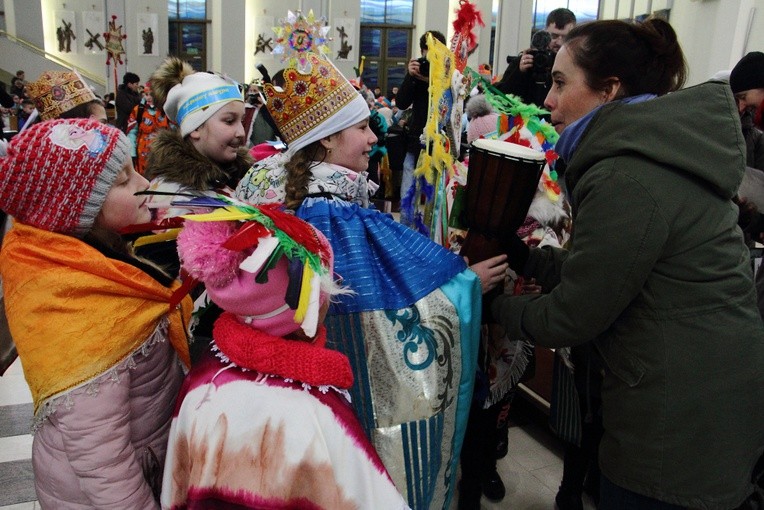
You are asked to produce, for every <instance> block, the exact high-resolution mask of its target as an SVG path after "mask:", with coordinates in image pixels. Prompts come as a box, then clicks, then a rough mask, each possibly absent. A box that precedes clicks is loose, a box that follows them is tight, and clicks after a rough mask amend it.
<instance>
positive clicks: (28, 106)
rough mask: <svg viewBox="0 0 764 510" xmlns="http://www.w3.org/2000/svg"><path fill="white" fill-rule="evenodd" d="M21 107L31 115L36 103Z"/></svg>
mask: <svg viewBox="0 0 764 510" xmlns="http://www.w3.org/2000/svg"><path fill="white" fill-rule="evenodd" d="M21 109H22V110H23V111H24V113H25V114H27V115H31V114H32V112H33V111H34V105H33V104H25V105H24V106H22V107H21Z"/></svg>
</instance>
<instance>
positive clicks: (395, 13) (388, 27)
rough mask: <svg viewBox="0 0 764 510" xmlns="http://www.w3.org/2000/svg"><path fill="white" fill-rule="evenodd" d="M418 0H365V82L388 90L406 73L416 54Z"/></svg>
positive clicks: (362, 22) (362, 13)
mask: <svg viewBox="0 0 764 510" xmlns="http://www.w3.org/2000/svg"><path fill="white" fill-rule="evenodd" d="M413 21H414V0H361V51H360V54H361V55H363V56H365V57H366V62H365V64H364V69H363V82H364V83H365V84H366V86H367V87H369V88H370V89H373V88H374V87H379V88H380V89H382V93H383V94H386V93H387V92H388V91H389V90H391V89H392V88H393V87H397V86H399V85H400V84H401V82H402V81H403V77H404V76H405V75H406V66H407V65H408V60H409V58H410V57H411V55H412V45H411V36H412V32H413V29H414V24H413Z"/></svg>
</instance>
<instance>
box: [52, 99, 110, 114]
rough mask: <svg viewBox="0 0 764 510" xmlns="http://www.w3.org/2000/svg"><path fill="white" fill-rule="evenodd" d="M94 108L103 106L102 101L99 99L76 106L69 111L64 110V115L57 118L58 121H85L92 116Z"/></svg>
mask: <svg viewBox="0 0 764 510" xmlns="http://www.w3.org/2000/svg"><path fill="white" fill-rule="evenodd" d="M95 106H104V104H103V101H101V100H100V99H93V100H92V101H88V102H87V103H82V104H78V105H77V106H75V107H74V108H72V109H71V110H66V111H65V112H64V113H62V114H61V115H59V116H58V118H59V119H87V118H89V117H90V116H91V115H93V108H94V107H95Z"/></svg>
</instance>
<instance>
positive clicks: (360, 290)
mask: <svg viewBox="0 0 764 510" xmlns="http://www.w3.org/2000/svg"><path fill="white" fill-rule="evenodd" d="M298 67H299V69H298V68H297V67H287V69H285V70H284V73H283V76H284V86H283V87H275V86H273V85H271V84H266V85H265V87H264V88H265V95H266V99H267V107H268V109H269V112H270V113H271V115H272V116H273V118H274V120H275V122H276V124H277V126H278V128H279V131H280V132H281V133H282V135H283V137H284V139H285V141H286V142H287V144H288V150H287V152H286V153H284V154H279V155H276V156H272V157H270V158H268V159H266V160H263V161H262V162H260V163H258V164H257V165H256V166H255V167H253V168H252V169H251V170H250V172H249V173H248V174H247V176H245V178H244V179H243V180H242V181H241V182H240V184H239V186H238V188H237V191H236V193H237V197H238V198H240V199H242V200H244V201H247V202H250V203H267V202H285V203H286V205H287V207H289V208H292V209H294V210H295V211H296V214H297V216H299V217H300V218H303V219H304V220H306V221H307V222H308V223H311V224H312V225H313V226H315V227H316V228H317V229H318V230H320V231H321V232H322V233H323V234H324V235H326V237H327V238H328V239H329V242H330V243H331V246H332V249H333V251H334V254H335V266H334V267H335V271H336V272H337V274H339V275H340V276H341V277H342V278H343V285H345V286H347V287H348V288H350V289H351V290H353V291H354V294H353V295H343V296H340V297H339V298H338V301H337V302H336V303H332V304H331V305H330V307H329V314H328V318H327V322H326V325H327V331H328V335H327V338H328V340H329V342H328V345H330V346H334V347H336V348H337V349H338V350H340V351H341V352H343V353H345V354H347V355H348V357H349V358H350V360H351V366H352V369H353V375H354V379H355V383H354V385H353V387H352V388H351V395H352V397H353V403H354V405H355V410H356V413H357V414H358V415H359V417H360V420H361V423H362V425H363V427H364V429H365V431H366V434H367V435H368V437H369V438H370V439H371V441H372V444H373V445H374V446H375V447H376V448H377V451H378V452H379V454H380V457H381V458H382V462H383V463H384V464H385V466H386V467H387V470H388V472H389V473H390V475H391V477H392V479H393V481H394V482H395V484H396V486H397V487H398V490H400V491H401V492H402V493H403V494H404V496H405V497H406V498H407V501H408V504H409V505H410V506H411V507H412V508H415V509H424V508H448V505H449V504H450V500H451V497H452V494H453V488H454V485H455V476H456V471H457V463H458V459H459V451H460V449H461V443H462V438H463V435H464V427H465V425H466V420H467V415H468V412H469V404H470V399H471V395H472V386H473V382H474V374H475V362H476V354H477V342H478V334H479V327H480V306H481V298H480V296H481V282H480V279H479V278H478V277H477V276H476V274H475V273H474V272H473V271H470V270H468V269H467V267H466V264H465V262H464V260H462V259H461V258H459V257H458V256H456V255H454V254H452V253H450V252H448V251H447V250H445V249H444V248H442V247H441V246H439V245H437V244H435V243H433V242H432V241H430V240H429V239H428V238H426V237H424V236H422V235H421V234H419V233H417V232H415V231H413V230H411V229H409V228H407V227H405V226H403V225H401V224H399V223H397V222H395V221H394V220H393V218H392V217H391V216H389V215H385V214H382V213H380V212H379V211H377V210H375V209H371V208H369V195H370V193H372V192H373V189H372V188H373V186H370V184H369V182H368V180H367V178H366V175H365V170H366V168H367V167H368V164H369V152H370V151H371V148H372V146H373V145H374V143H375V142H376V137H375V136H374V134H373V133H372V132H371V130H370V129H369V125H368V122H369V108H368V106H367V104H366V102H365V101H364V99H363V98H362V97H361V96H360V95H359V94H358V93H357V92H356V91H355V90H354V88H353V86H352V85H351V84H350V83H349V82H348V81H347V80H346V79H345V78H344V77H343V76H342V75H341V74H340V73H339V71H337V69H336V68H335V67H334V66H333V65H332V64H331V63H330V62H329V61H328V60H326V59H325V58H323V57H321V56H319V55H316V54H312V53H306V54H305V55H304V57H303V58H302V59H301V62H300V65H299V66H298ZM505 268H506V265H503V266H502V265H501V264H499V265H498V266H496V267H494V268H493V269H492V270H491V271H487V270H486V271H482V270H481V273H482V275H481V276H482V280H483V287H484V288H485V289H488V288H491V287H492V286H495V285H496V284H497V283H498V282H500V281H503V277H504V270H505Z"/></svg>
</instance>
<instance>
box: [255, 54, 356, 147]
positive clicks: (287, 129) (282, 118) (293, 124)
mask: <svg viewBox="0 0 764 510" xmlns="http://www.w3.org/2000/svg"><path fill="white" fill-rule="evenodd" d="M284 81H285V83H284V86H283V90H279V89H277V88H276V87H274V86H273V85H271V84H270V83H266V84H265V86H264V92H265V97H266V101H267V108H268V112H269V113H270V114H271V116H272V117H273V120H274V121H275V122H276V125H277V126H278V128H279V131H281V134H282V135H283V136H284V141H286V143H287V144H291V143H292V142H294V141H295V140H299V139H300V138H302V137H303V136H305V135H306V134H308V133H309V132H310V131H312V130H313V129H315V128H316V127H318V126H319V125H321V124H322V123H323V122H324V121H325V120H327V119H328V118H329V117H331V116H332V115H334V114H335V113H336V112H337V111H339V110H340V109H341V108H342V107H344V106H345V105H347V104H349V103H350V102H351V101H352V100H353V99H354V98H356V97H358V92H357V91H356V90H355V89H354V88H353V86H352V85H351V84H350V83H349V82H348V80H347V79H346V78H345V77H344V76H343V75H342V73H340V72H339V70H338V69H337V68H336V67H334V64H332V63H331V62H330V61H329V60H327V59H326V58H324V57H322V56H320V55H318V54H316V53H310V52H307V53H305V56H304V58H301V59H299V60H298V61H297V62H296V63H295V64H292V65H290V66H288V67H287V68H285V69H284Z"/></svg>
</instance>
